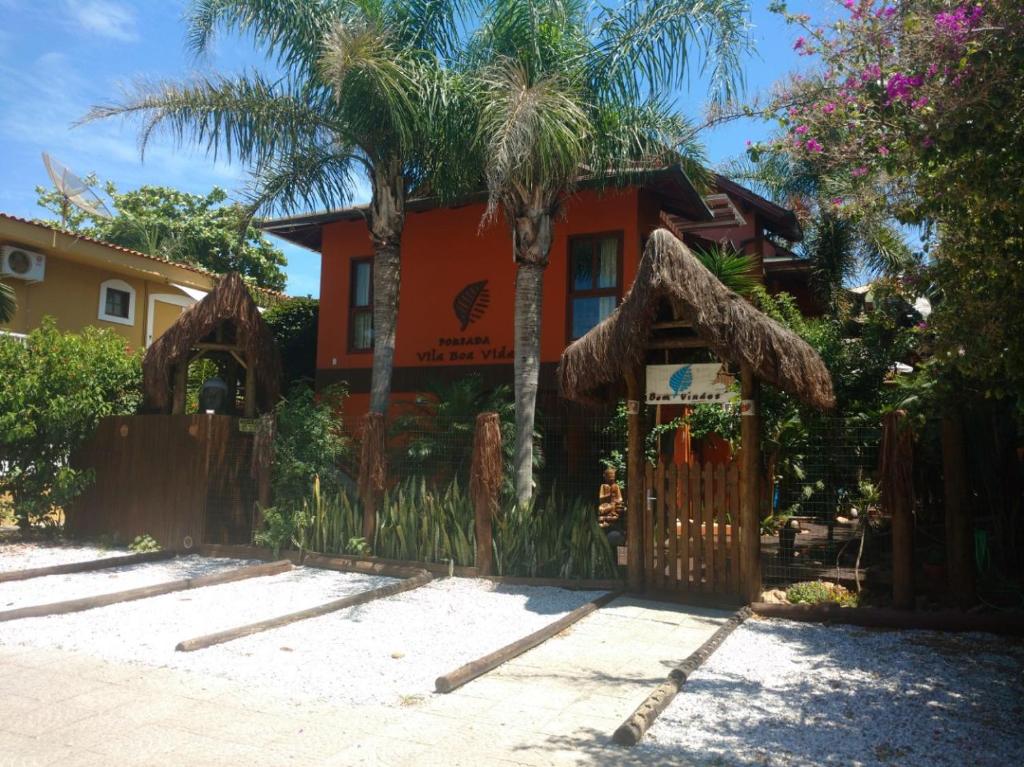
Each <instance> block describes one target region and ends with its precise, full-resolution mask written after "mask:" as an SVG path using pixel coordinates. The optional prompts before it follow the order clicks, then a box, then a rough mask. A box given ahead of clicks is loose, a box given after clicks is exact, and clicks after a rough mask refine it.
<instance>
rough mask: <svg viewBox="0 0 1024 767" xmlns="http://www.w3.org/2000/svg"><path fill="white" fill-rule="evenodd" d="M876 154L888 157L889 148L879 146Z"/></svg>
mask: <svg viewBox="0 0 1024 767" xmlns="http://www.w3.org/2000/svg"><path fill="white" fill-rule="evenodd" d="M878 153H879V154H880V155H882V157H888V156H889V147H887V146H880V147H878Z"/></svg>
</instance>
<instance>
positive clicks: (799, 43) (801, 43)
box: [793, 35, 807, 51]
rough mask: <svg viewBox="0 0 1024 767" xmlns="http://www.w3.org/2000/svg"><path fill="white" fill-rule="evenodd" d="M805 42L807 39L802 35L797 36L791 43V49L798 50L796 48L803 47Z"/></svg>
mask: <svg viewBox="0 0 1024 767" xmlns="http://www.w3.org/2000/svg"><path fill="white" fill-rule="evenodd" d="M806 43H807V40H806V39H805V38H804V37H803V36H802V35H801V36H800V37H798V38H797V39H796V42H795V43H793V50H794V51H798V50H800V49H801V48H803V47H804V45H805V44H806Z"/></svg>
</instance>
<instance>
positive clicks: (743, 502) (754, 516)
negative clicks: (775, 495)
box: [740, 364, 761, 602]
mask: <svg viewBox="0 0 1024 767" xmlns="http://www.w3.org/2000/svg"><path fill="white" fill-rule="evenodd" d="M759 394H760V387H759V385H758V381H757V378H755V377H754V370H753V368H751V367H750V365H747V364H744V365H743V366H742V368H741V373H740V397H741V399H742V402H741V403H740V445H741V451H740V579H741V583H742V585H741V594H742V596H743V597H744V599H746V600H747V601H748V602H757V601H759V600H760V599H761V514H760V500H761V466H760V463H761V413H760V407H761V403H760V396H759Z"/></svg>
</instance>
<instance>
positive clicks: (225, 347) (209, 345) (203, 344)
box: [192, 341, 243, 352]
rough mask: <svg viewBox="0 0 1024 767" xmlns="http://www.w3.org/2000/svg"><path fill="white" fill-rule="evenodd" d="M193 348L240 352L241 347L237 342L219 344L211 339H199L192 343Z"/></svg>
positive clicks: (209, 350) (207, 350)
mask: <svg viewBox="0 0 1024 767" xmlns="http://www.w3.org/2000/svg"><path fill="white" fill-rule="evenodd" d="M192 348H193V349H201V350H203V351H206V352H240V351H243V349H242V347H241V346H239V345H238V344H219V343H214V342H212V341H199V342H197V343H194V344H192Z"/></svg>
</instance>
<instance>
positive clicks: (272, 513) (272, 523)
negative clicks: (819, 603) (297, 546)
mask: <svg viewBox="0 0 1024 767" xmlns="http://www.w3.org/2000/svg"><path fill="white" fill-rule="evenodd" d="M260 514H261V515H262V517H263V527H262V529H260V530H257V531H256V532H255V533H254V534H253V537H252V539H253V542H254V543H255V544H256V545H257V546H266V547H268V548H270V549H272V550H273V552H274V556H275V557H276V556H278V554H280V553H281V549H282V548H283V547H284V546H287V545H288V544H289V543H291V540H292V536H293V535H294V534H295V514H293V513H289V512H286V511H282V510H280V509H278V508H276V507H274V506H268V507H266V508H261V509H260Z"/></svg>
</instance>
